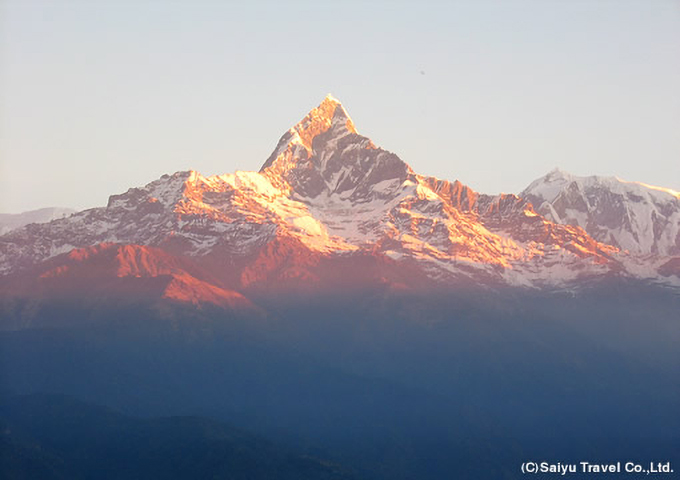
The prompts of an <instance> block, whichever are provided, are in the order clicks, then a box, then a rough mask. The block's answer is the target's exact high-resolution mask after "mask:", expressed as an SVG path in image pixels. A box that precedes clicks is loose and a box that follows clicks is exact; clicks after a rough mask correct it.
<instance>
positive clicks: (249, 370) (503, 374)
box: [0, 96, 680, 480]
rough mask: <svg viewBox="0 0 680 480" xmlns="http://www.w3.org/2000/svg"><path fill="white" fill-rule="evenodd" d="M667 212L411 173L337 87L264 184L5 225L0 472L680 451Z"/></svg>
mask: <svg viewBox="0 0 680 480" xmlns="http://www.w3.org/2000/svg"><path fill="white" fill-rule="evenodd" d="M679 212H680V199H679V197H678V194H677V193H676V192H674V191H672V190H669V189H663V188H658V187H650V186H646V185H643V184H638V183H631V182H623V181H621V180H618V179H616V178H603V177H576V176H572V175H569V174H567V173H565V172H561V171H557V170H556V171H553V172H550V173H549V174H547V175H546V176H544V177H542V178H540V179H538V180H536V181H535V182H533V183H532V184H531V185H529V186H528V187H527V189H525V190H524V191H523V192H522V193H520V194H519V195H514V194H500V195H486V194H482V193H478V192H476V191H474V190H473V189H471V188H470V187H468V186H466V185H463V184H462V183H461V182H459V181H453V182H451V181H447V180H442V179H437V178H434V177H431V176H425V175H421V174H418V173H416V172H415V171H414V170H413V169H412V168H411V167H410V166H409V165H407V164H406V163H404V162H403V161H402V160H401V159H400V158H399V157H398V156H397V155H395V154H393V153H391V152H389V151H387V150H384V149H382V148H379V147H377V146H376V145H375V144H374V143H373V142H372V141H371V140H370V139H368V138H366V137H364V136H362V135H360V134H359V133H358V131H357V129H356V127H355V125H354V123H353V122H352V120H351V119H350V117H349V115H348V113H347V111H346V110H345V108H344V107H343V106H342V105H341V104H340V102H339V101H337V100H336V99H334V98H333V97H330V96H329V97H327V98H326V99H324V101H323V102H322V103H321V104H320V105H319V106H318V107H317V108H314V109H312V111H310V112H309V114H307V115H306V116H305V117H304V118H303V119H302V120H301V121H300V122H299V123H298V124H296V125H295V126H293V127H292V128H290V129H289V130H288V131H287V132H286V133H285V134H284V135H283V136H282V137H281V139H280V140H279V142H278V144H277V145H276V147H275V149H274V151H273V153H272V154H271V156H270V157H269V158H268V159H267V160H266V161H265V162H264V164H263V166H262V168H261V169H260V171H259V172H241V171H237V172H235V173H230V174H225V175H216V176H210V177H205V176H203V175H201V174H199V173H197V172H195V171H186V172H177V173H174V174H168V175H164V176H162V177H161V178H159V179H157V180H155V181H153V182H151V183H149V184H147V185H145V186H142V187H135V188H131V189H129V190H128V191H127V192H124V193H121V194H117V195H112V196H111V197H110V198H109V201H108V204H107V206H106V207H101V208H93V209H89V210H84V211H80V212H74V213H72V214H70V215H68V216H66V217H64V218H55V219H51V220H50V221H46V222H43V223H30V224H27V225H23V226H20V227H17V228H13V229H11V230H10V231H8V232H7V233H5V234H4V235H1V236H0V271H1V272H2V274H1V276H0V426H2V430H3V434H2V435H0V442H2V445H0V446H1V447H2V448H1V449H0V450H3V452H0V460H2V461H0V476H3V475H4V476H5V477H7V478H36V476H39V477H41V478H43V477H44V478H123V477H125V478H158V476H159V475H161V476H164V475H165V474H166V473H167V475H165V476H168V478H171V477H172V475H174V477H172V478H288V477H290V478H362V479H375V480H387V479H389V480H407V479H412V478H418V479H428V480H429V479H432V480H435V479H440V478H462V479H475V480H482V479H483V480H486V479H488V480H496V479H499V478H508V479H515V478H517V479H519V478H522V477H523V476H524V475H523V474H522V473H521V464H522V462H526V461H529V460H535V459H546V460H550V461H552V462H573V463H577V462H579V461H582V460H584V459H592V460H593V461H598V462H600V461H601V462H609V461H611V462H615V461H618V460H619V459H637V460H636V461H641V462H642V461H652V460H654V461H672V462H675V463H678V462H680V459H678V458H677V455H678V452H680V448H678V446H680V438H678V433H677V432H678V431H680V415H678V413H677V412H678V409H677V405H678V404H679V403H680V386H679V385H678V383H677V372H678V371H679V370H680V349H678V344H679V343H680V322H678V320H679V318H678V314H677V312H678V311H680V295H679V293H680V255H679V253H678V221H679V218H680V213H679ZM45 220H49V218H47V219H45ZM55 394H56V395H55ZM99 406H101V407H99ZM102 407H105V408H102ZM110 409H113V410H110ZM232 425H233V427H232ZM1 455H5V456H1ZM84 458H87V459H89V461H88V462H84V461H82V459H84ZM320 459H324V460H320ZM107 461H109V462H111V465H110V469H109V470H107V472H108V473H107V474H108V475H109V476H108V477H106V476H105V475H102V472H100V471H98V469H100V468H101V467H100V465H103V464H105V463H106V462H107ZM35 472H41V473H35ZM159 472H161V473H162V474H161V473H159ZM239 475H240V476H239ZM573 478H585V477H579V476H578V475H575V476H573ZM602 478H603V479H604V478H615V475H614V476H610V477H607V476H606V475H603V476H602Z"/></svg>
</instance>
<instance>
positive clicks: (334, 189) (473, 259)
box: [0, 96, 678, 289]
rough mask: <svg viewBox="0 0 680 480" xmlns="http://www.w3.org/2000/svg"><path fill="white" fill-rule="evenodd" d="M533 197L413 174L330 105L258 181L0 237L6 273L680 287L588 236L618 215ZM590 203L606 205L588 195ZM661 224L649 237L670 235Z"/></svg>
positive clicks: (211, 181)
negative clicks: (612, 282)
mask: <svg viewBox="0 0 680 480" xmlns="http://www.w3.org/2000/svg"><path fill="white" fill-rule="evenodd" d="M544 183H548V182H547V181H545V182H544ZM532 185H533V184H532ZM551 185H552V184H551ZM538 187H540V185H539V184H537V185H534V187H533V188H531V187H530V188H529V189H527V191H526V192H525V194H523V195H521V196H516V195H506V194H502V195H497V196H490V195H483V194H479V193H477V192H475V191H474V190H472V189H471V188H469V187H467V186H465V185H463V184H461V183H460V182H458V181H456V182H449V181H446V180H440V179H437V178H434V177H426V176H422V175H419V174H417V173H415V172H414V171H413V170H412V169H411V167H410V166H409V165H407V164H406V163H404V162H403V161H402V160H401V159H399V157H397V156H396V155H395V154H393V153H390V152H388V151H386V150H383V149H381V148H379V147H377V146H376V145H375V144H374V143H373V142H372V141H371V140H370V139H368V138H366V137H363V136H361V135H360V134H359V133H358V132H357V129H356V128H355V126H354V123H353V122H352V120H351V119H350V117H349V115H348V114H347V111H346V110H345V109H344V108H343V106H342V105H341V104H340V102H338V101H337V100H336V99H334V98H332V97H330V96H329V97H327V98H326V99H325V100H324V101H323V102H322V103H321V105H319V107H317V108H315V109H313V110H312V111H311V112H310V113H309V114H308V115H307V116H306V117H304V118H303V119H302V120H301V121H300V122H299V123H298V124H297V125H295V126H294V127H292V128H291V129H289V130H288V131H287V132H286V133H285V134H284V135H283V137H282V138H281V139H280V141H279V142H278V144H277V146H276V148H275V150H274V152H273V153H272V155H271V156H270V157H269V158H268V159H267V161H266V162H265V163H264V165H263V166H262V168H261V170H260V171H259V172H240V171H239V172H235V173H231V174H225V175H217V176H212V177H204V176H202V175H201V174H199V173H197V172H194V171H187V172H178V173H175V174H173V175H164V176H163V177H161V178H160V179H158V180H156V181H153V182H151V183H149V184H148V185H146V186H144V187H141V188H132V189H130V190H128V191H127V192H125V193H123V194H120V195H113V196H111V197H110V199H109V202H108V205H107V206H106V207H104V208H95V209H91V210H86V211H83V212H79V213H77V214H75V215H72V216H71V217H69V218H65V219H60V220H56V221H53V222H51V223H49V224H43V225H28V226H26V227H23V228H21V229H18V230H15V231H12V232H10V233H8V234H6V235H4V236H2V237H0V271H2V272H3V273H5V274H10V273H12V272H20V271H22V270H24V269H26V268H28V267H30V266H32V265H35V264H38V263H40V262H42V261H45V260H47V259H49V258H51V257H54V256H56V255H59V254H62V253H66V252H69V251H71V250H72V249H74V248H83V247H90V246H92V245H96V244H99V243H105V242H108V243H115V244H123V245H125V244H133V245H140V246H152V247H155V248H158V249H161V250H163V251H165V252H168V253H169V254H172V255H175V256H179V257H185V256H186V257H190V258H192V261H193V262H195V263H196V264H198V265H201V266H202V268H205V269H206V270H207V271H209V272H210V273H211V275H214V276H215V277H216V278H218V279H219V281H220V282H222V284H223V285H229V286H230V287H231V288H236V289H240V288H255V287H256V286H257V285H258V284H259V285H268V287H272V286H273V285H275V284H288V283H291V282H293V283H296V284H298V285H316V284H318V283H319V282H324V281H329V282H330V281H331V280H329V279H333V280H332V281H333V282H338V281H340V280H339V276H340V274H339V273H338V272H343V274H342V275H344V276H345V277H344V281H345V282H350V283H351V282H352V281H353V280H352V279H354V278H361V279H362V280H361V281H367V282H371V281H377V282H381V281H385V282H388V283H389V282H397V280H396V279H399V280H398V283H400V284H403V280H404V274H403V273H397V272H398V271H401V272H409V274H408V275H406V276H407V277H412V278H423V279H427V281H431V282H433V283H435V284H443V285H447V284H452V282H466V283H471V284H484V285H516V286H529V287H544V286H550V287H565V286H566V287H569V286H570V285H573V284H574V282H576V281H580V280H582V279H584V278H592V277H601V276H603V275H627V276H634V277H643V278H650V279H652V280H654V281H657V280H659V281H663V282H665V283H671V284H674V283H677V282H676V281H677V280H678V279H677V277H676V276H674V275H660V274H659V273H658V272H657V271H656V268H658V267H659V266H660V265H661V263H659V262H656V263H654V264H653V265H651V264H650V265H651V266H649V265H642V264H641V263H640V261H639V260H638V259H637V257H635V256H634V255H632V254H628V253H623V252H621V251H620V248H626V249H629V250H631V249H630V247H629V245H628V243H626V242H624V241H623V240H621V241H617V242H613V241H611V238H610V237H602V236H599V235H597V234H596V233H597V229H595V230H593V228H594V227H593V224H597V222H603V223H602V225H603V227H602V228H604V227H605V226H609V225H610V224H611V222H612V221H613V220H611V219H610V217H616V212H614V213H603V214H602V216H594V217H593V219H592V221H590V222H585V223H580V222H566V221H564V220H565V218H567V216H565V215H564V214H559V212H560V211H563V212H566V211H571V210H570V208H571V207H566V206H561V205H562V204H561V203H559V202H558V203H557V206H552V205H553V203H551V202H553V201H554V200H556V198H557V196H556V195H555V196H550V198H548V196H547V194H546V196H545V201H541V202H539V203H538V205H539V206H540V208H539V209H538V211H536V210H535V209H534V207H533V206H532V203H533V202H536V200H537V199H539V200H540V199H541V198H544V197H541V196H540V195H542V194H543V193H545V192H544V190H542V189H541V188H538ZM636 188H637V187H636ZM640 188H642V187H640ZM598 192H600V190H597V191H595V192H594V193H593V194H592V195H595V196H596V195H597V194H598ZM658 193H659V195H660V194H661V192H658ZM569 198H571V197H569ZM646 198H652V197H643V200H644V199H646ZM654 198H656V197H654ZM582 201H583V202H589V203H586V206H587V205H600V203H598V202H596V201H595V200H593V197H592V196H588V195H586V196H585V197H583V198H582ZM645 201H646V200H645ZM650 201H651V200H650ZM673 201H675V202H676V203H675V204H672V202H671V203H669V205H670V206H662V205H661V204H660V203H658V204H654V205H656V207H655V208H657V210H658V211H659V212H665V213H663V215H664V217H663V219H666V220H667V221H668V222H671V223H672V221H675V222H676V223H675V225H676V226H675V227H674V228H675V230H672V229H670V230H668V231H669V232H671V233H672V232H673V231H674V232H675V235H677V210H676V213H673V212H672V211H671V210H672V209H673V208H675V207H673V205H676V206H677V201H678V200H677V198H675V200H673ZM564 202H566V200H565V201H562V203H564ZM565 205H566V203H565ZM613 205H614V204H613ZM616 205H618V204H616ZM645 205H646V204H645ZM664 205H665V204H664ZM584 208H586V207H584ZM611 208H619V207H616V206H615V205H614V206H612V207H611ZM588 211H590V210H588ZM607 212H609V210H607ZM617 212H618V210H617ZM659 215H660V213H659V214H657V216H656V217H654V218H655V219H656V220H655V221H656V222H657V223H656V224H655V225H658V226H657V227H654V228H660V229H661V230H663V231H665V230H664V228H667V227H665V226H664V225H666V224H665V223H663V222H664V221H666V220H663V219H661V217H660V216H659ZM673 215H675V216H673ZM605 217H606V218H605ZM616 218H618V217H616ZM636 218H637V217H636ZM673 219H675V220H673ZM587 231H590V234H589V233H586V232H587ZM593 231H595V232H596V233H593ZM671 233H664V234H663V235H662V237H663V238H664V239H665V238H667V237H668V236H669V235H671ZM664 235H665V236H664ZM671 236H672V235H671ZM622 238H623V237H622ZM660 238H661V237H660ZM668 238H670V237H668ZM645 245H647V244H645ZM655 245H656V247H651V246H650V247H649V248H650V249H652V250H650V251H654V250H653V248H656V251H658V252H659V253H663V254H664V255H672V254H674V252H676V251H677V250H674V249H673V248H676V249H677V239H676V243H675V244H673V245H675V247H673V246H672V245H671V242H670V240H663V241H657V242H656V244H655ZM662 247H663V248H662ZM631 251H632V252H634V253H635V252H638V251H637V250H631ZM368 265H370V268H369V267H368ZM362 266H367V267H366V269H365V270H366V271H370V272H371V274H370V275H368V276H367V274H366V272H362V268H363V267H362ZM643 267H645V268H643ZM341 283H342V282H341Z"/></svg>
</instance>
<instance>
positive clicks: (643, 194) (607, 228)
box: [520, 169, 680, 256]
mask: <svg viewBox="0 0 680 480" xmlns="http://www.w3.org/2000/svg"><path fill="white" fill-rule="evenodd" d="M520 196H522V197H523V198H526V199H527V200H529V201H530V202H531V203H533V204H534V206H535V207H536V211H537V212H538V213H540V214H541V215H543V216H544V217H545V218H547V219H548V220H551V221H553V222H555V223H562V224H568V225H574V226H578V227H581V228H583V229H584V230H585V231H586V232H588V234H590V235H591V236H592V237H593V238H595V239H597V240H598V241H600V242H603V243H608V244H610V245H614V246H616V247H618V248H620V249H622V250H629V251H630V252H634V253H638V254H655V255H663V256H672V255H680V193H679V192H675V191H673V190H670V189H666V188H660V187H653V186H650V185H645V184H643V183H637V182H627V181H624V180H621V179H619V178H616V177H599V176H590V177H578V176H575V175H571V174H569V173H566V172H563V171H561V170H559V169H555V170H553V171H552V172H550V173H548V174H547V175H545V176H544V177H541V178H539V179H538V180H536V181H534V182H533V183H531V185H529V186H528V187H527V188H526V189H525V190H524V191H523V192H522V193H521V194H520Z"/></svg>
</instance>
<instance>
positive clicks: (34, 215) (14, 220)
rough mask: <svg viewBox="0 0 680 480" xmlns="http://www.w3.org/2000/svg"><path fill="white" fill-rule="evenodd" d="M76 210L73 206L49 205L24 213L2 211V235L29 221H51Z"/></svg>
mask: <svg viewBox="0 0 680 480" xmlns="http://www.w3.org/2000/svg"><path fill="white" fill-rule="evenodd" d="M75 212H76V211H75V210H73V209H72V208H59V207H48V208H40V209H38V210H30V211H28V212H22V213H0V235H4V234H5V233H7V232H9V231H10V230H14V229H15V228H19V227H23V226H24V225H28V224H29V223H45V222H51V221H52V220H56V219H58V218H63V217H68V216H69V215H71V214H73V213H75Z"/></svg>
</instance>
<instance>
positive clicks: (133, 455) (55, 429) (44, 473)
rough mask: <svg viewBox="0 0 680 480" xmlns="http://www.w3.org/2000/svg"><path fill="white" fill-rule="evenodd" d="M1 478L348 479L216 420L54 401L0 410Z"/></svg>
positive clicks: (29, 399)
mask: <svg viewBox="0 0 680 480" xmlns="http://www.w3.org/2000/svg"><path fill="white" fill-rule="evenodd" d="M0 419H2V426H3V429H2V434H0V444H1V445H2V448H0V459H1V460H2V461H0V476H2V478H12V479H20V478H31V477H33V478H37V477H35V476H33V475H35V474H38V475H39V477H40V478H41V479H43V480H52V479H62V478H70V479H86V478H101V479H119V478H136V479H153V478H164V479H187V478H193V479H214V478H229V479H234V480H236V479H248V480H254V479H270V478H278V479H327V480H331V479H338V480H340V479H350V478H354V476H353V475H352V474H351V473H349V472H348V471H346V470H345V469H343V468H341V467H340V466H338V465H335V464H332V463H330V462H326V461H322V460H318V459H315V458H311V457H307V456H302V455H299V454H296V453H294V452H291V451H290V450H288V449H284V448H282V447H279V446H277V445H275V444H272V443H270V442H268V441H266V440H264V439H261V438H258V437H256V436H254V435H250V434H248V433H245V432H243V431H240V430H238V429H236V428H233V427H229V426H227V425H224V424H222V423H219V422H216V421H214V420H210V419H206V418H199V417H168V418H152V419H141V418H135V417H129V416H126V415H123V414H121V413H118V412H116V411H115V410H111V409H108V408H104V407H98V406H94V405H90V404H86V403H82V402H79V401H76V400H73V399H71V398H68V397H64V396H58V395H29V396H22V397H10V398H7V399H4V401H2V403H1V404H0Z"/></svg>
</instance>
